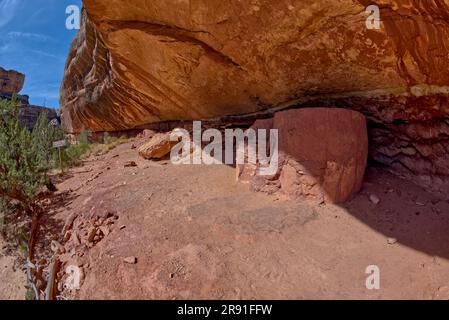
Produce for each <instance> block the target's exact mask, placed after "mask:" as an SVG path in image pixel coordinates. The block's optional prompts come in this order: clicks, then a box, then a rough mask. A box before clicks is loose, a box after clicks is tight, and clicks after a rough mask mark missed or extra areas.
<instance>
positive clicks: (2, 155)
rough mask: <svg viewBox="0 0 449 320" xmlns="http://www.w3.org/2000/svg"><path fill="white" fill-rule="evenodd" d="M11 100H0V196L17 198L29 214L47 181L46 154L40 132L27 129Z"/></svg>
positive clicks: (14, 102)
mask: <svg viewBox="0 0 449 320" xmlns="http://www.w3.org/2000/svg"><path fill="white" fill-rule="evenodd" d="M19 115H20V108H19V106H18V104H17V102H16V100H15V98H14V99H13V100H12V101H8V100H2V101H0V197H1V198H7V199H9V200H16V201H19V202H20V203H21V204H22V206H23V208H24V209H25V211H26V212H27V213H32V207H33V201H34V199H35V197H36V195H37V193H38V191H39V189H40V188H41V187H42V186H43V185H45V184H46V183H47V176H46V172H47V170H48V161H47V159H45V157H46V156H48V155H49V154H50V152H49V149H48V147H47V146H46V144H43V143H42V141H43V140H45V138H46V137H45V136H41V134H43V132H37V131H36V132H33V133H31V132H29V131H28V130H26V129H24V128H22V127H21V126H20V122H19Z"/></svg>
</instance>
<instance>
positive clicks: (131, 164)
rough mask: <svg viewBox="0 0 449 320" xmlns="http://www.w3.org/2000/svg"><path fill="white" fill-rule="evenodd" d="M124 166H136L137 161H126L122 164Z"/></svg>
mask: <svg viewBox="0 0 449 320" xmlns="http://www.w3.org/2000/svg"><path fill="white" fill-rule="evenodd" d="M124 167H125V168H132V167H137V163H136V162H135V161H128V162H126V163H125V165H124Z"/></svg>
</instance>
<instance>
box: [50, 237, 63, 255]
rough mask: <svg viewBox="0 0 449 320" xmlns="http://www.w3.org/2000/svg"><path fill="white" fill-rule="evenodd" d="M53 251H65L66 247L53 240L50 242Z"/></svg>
mask: <svg viewBox="0 0 449 320" xmlns="http://www.w3.org/2000/svg"><path fill="white" fill-rule="evenodd" d="M50 248H51V251H53V252H54V253H64V252H65V249H64V247H63V246H62V245H61V244H60V243H59V242H58V241H56V240H52V242H51V244H50Z"/></svg>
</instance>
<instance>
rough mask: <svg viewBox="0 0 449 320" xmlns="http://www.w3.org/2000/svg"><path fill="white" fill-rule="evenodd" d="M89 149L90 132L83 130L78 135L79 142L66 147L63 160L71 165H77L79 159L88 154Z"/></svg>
mask: <svg viewBox="0 0 449 320" xmlns="http://www.w3.org/2000/svg"><path fill="white" fill-rule="evenodd" d="M89 150H90V143H89V133H88V132H87V131H83V132H81V134H80V135H79V136H78V142H77V143H76V144H72V145H70V146H69V147H68V148H66V149H65V151H64V152H63V161H64V162H65V163H66V165H67V166H69V167H71V166H74V165H77V164H78V163H79V160H80V159H81V158H82V157H83V156H84V155H86V154H87V153H88V152H89Z"/></svg>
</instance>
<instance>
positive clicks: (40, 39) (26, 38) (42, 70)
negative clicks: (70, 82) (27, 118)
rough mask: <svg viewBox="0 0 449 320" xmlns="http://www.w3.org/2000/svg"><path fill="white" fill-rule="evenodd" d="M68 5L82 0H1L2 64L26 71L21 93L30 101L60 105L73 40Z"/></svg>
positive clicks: (0, 57)
mask: <svg viewBox="0 0 449 320" xmlns="http://www.w3.org/2000/svg"><path fill="white" fill-rule="evenodd" d="M68 5H78V6H79V7H80V8H81V0H0V66H2V67H3V68H5V69H14V70H17V71H20V72H22V73H25V75H26V79H25V86H24V88H23V89H22V91H21V92H20V93H21V94H28V95H29V96H30V103H32V104H36V105H43V104H44V103H45V104H46V106H49V107H52V108H59V88H60V85H61V80H62V77H63V73H64V65H65V61H66V57H67V53H68V50H69V46H70V43H71V41H72V39H73V37H74V36H75V35H76V30H67V29H66V26H65V21H66V18H67V16H68V15H67V14H66V8H67V6H68Z"/></svg>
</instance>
